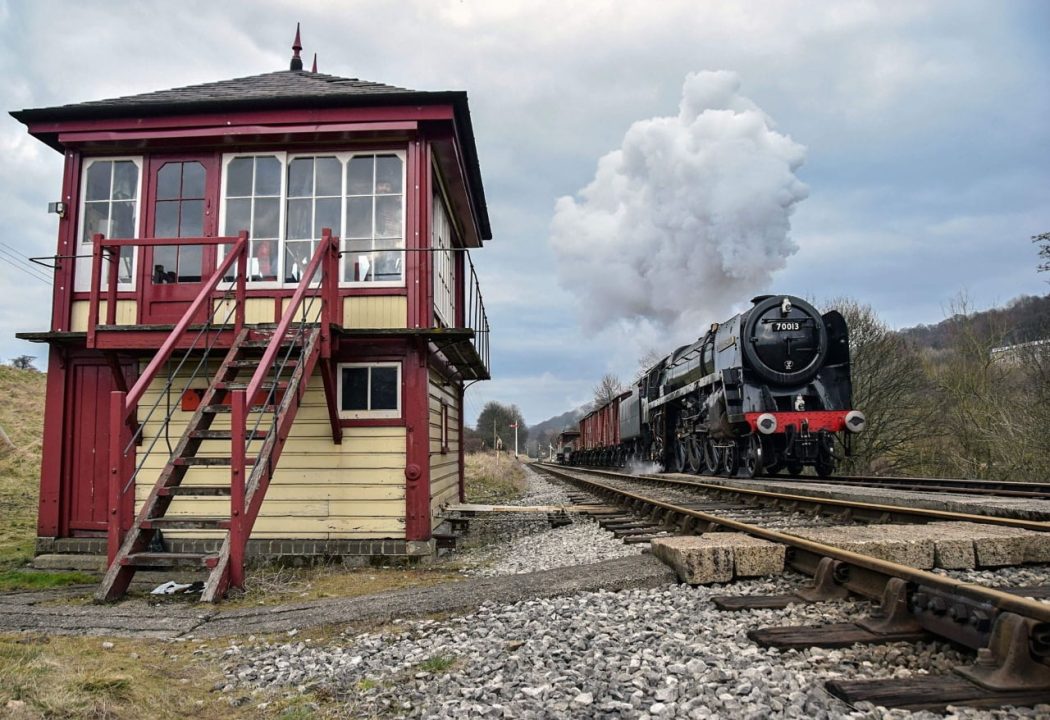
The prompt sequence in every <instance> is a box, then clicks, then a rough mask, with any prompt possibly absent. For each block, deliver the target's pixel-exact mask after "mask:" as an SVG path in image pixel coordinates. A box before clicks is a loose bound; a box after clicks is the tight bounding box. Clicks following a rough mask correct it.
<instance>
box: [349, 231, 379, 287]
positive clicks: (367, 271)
mask: <svg viewBox="0 0 1050 720" xmlns="http://www.w3.org/2000/svg"><path fill="white" fill-rule="evenodd" d="M346 248H347V250H348V251H349V252H348V253H347V254H346V255H345V256H344V259H345V262H346V280H347V281H349V282H364V281H366V280H372V279H373V278H372V254H371V249H372V241H371V240H351V241H349V242H348V243H347V244H346Z"/></svg>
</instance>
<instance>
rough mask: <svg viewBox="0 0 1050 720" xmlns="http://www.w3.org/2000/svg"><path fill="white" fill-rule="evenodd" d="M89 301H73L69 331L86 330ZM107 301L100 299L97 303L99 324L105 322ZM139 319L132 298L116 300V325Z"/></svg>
mask: <svg viewBox="0 0 1050 720" xmlns="http://www.w3.org/2000/svg"><path fill="white" fill-rule="evenodd" d="M90 305H91V302H90V301H88V300H75V301H73V308H72V314H71V315H70V319H69V330H70V331H71V332H87V329H88V308H89V307H90ZM107 305H109V302H108V301H106V300H100V301H99V303H98V321H99V324H100V325H104V324H105V323H106V306H107ZM138 321H139V308H138V303H137V302H135V301H134V300H117V325H134V324H136V323H137V322H138Z"/></svg>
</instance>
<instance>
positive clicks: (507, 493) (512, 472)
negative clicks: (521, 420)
mask: <svg viewBox="0 0 1050 720" xmlns="http://www.w3.org/2000/svg"><path fill="white" fill-rule="evenodd" d="M465 474H466V487H467V502H475V503H501V502H507V501H508V500H514V499H517V498H519V497H521V495H522V493H524V492H525V487H526V482H525V471H524V470H523V469H522V466H521V464H520V463H519V462H518V461H517V460H515V459H514V456H513V455H512V454H510V453H506V452H502V453H500V454H499V456H498V458H497V455H496V453H492V452H479V453H470V454H468V455H467V456H466V473H465Z"/></svg>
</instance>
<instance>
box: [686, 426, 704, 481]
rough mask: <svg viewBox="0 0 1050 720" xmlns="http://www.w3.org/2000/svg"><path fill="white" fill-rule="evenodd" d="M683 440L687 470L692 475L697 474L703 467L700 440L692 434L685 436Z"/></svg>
mask: <svg viewBox="0 0 1050 720" xmlns="http://www.w3.org/2000/svg"><path fill="white" fill-rule="evenodd" d="M685 442H686V448H687V451H686V459H687V461H688V463H689V465H688V468H689V472H691V473H693V474H694V475H699V474H700V473H701V472H702V471H703V469H704V447H703V445H701V444H700V440H699V439H698V438H697V437H696V436H694V435H690V436H689V437H687V438H686V440H685Z"/></svg>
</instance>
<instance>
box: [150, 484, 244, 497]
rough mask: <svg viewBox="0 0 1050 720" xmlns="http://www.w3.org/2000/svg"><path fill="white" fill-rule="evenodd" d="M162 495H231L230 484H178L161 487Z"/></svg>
mask: <svg viewBox="0 0 1050 720" xmlns="http://www.w3.org/2000/svg"><path fill="white" fill-rule="evenodd" d="M159 494H160V495H161V496H169V497H170V496H173V495H189V496H194V495H196V496H208V495H229V494H230V486H229V485H176V486H175V487H167V488H161V489H160V491H159Z"/></svg>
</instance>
